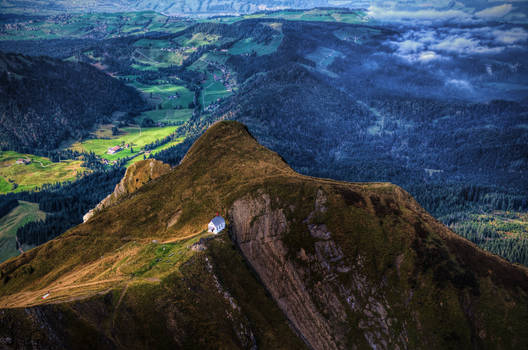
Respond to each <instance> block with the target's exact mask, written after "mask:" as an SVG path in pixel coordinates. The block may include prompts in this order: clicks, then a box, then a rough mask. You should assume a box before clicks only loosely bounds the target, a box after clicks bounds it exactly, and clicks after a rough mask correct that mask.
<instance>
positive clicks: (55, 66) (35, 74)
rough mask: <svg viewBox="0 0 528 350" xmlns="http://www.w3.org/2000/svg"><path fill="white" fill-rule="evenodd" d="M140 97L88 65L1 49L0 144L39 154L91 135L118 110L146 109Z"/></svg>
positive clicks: (3, 147)
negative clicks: (61, 143)
mask: <svg viewBox="0 0 528 350" xmlns="http://www.w3.org/2000/svg"><path fill="white" fill-rule="evenodd" d="M143 104H144V102H143V101H142V99H141V97H140V95H139V94H138V93H137V92H136V91H135V90H134V89H132V88H130V87H127V86H125V85H124V84H123V83H121V82H120V81H118V80H116V79H113V78H112V77H110V76H108V75H107V74H106V73H104V72H101V71H100V70H98V69H96V68H94V67H92V66H90V65H87V64H82V63H74V62H64V61H59V60H55V59H52V58H49V57H29V56H22V55H17V54H5V53H0V147H1V149H2V150H8V149H9V150H14V151H19V152H30V153H39V151H40V152H42V151H45V150H51V149H55V148H56V147H58V146H59V144H60V142H61V141H63V140H66V139H68V138H74V139H78V138H81V137H83V136H85V135H87V134H88V130H89V129H90V128H91V127H92V126H93V124H94V123H96V122H102V121H104V120H109V119H110V118H111V116H112V113H114V112H116V111H122V112H127V113H128V112H131V111H137V110H139V109H141V108H142V107H143Z"/></svg>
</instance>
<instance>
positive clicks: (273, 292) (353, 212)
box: [0, 121, 528, 349]
mask: <svg viewBox="0 0 528 350" xmlns="http://www.w3.org/2000/svg"><path fill="white" fill-rule="evenodd" d="M215 212H219V213H220V214H222V215H224V216H225V217H226V218H227V221H228V227H229V229H228V230H229V235H225V234H222V235H219V236H210V235H207V234H206V233H205V232H204V231H205V227H206V224H207V222H208V220H209V219H210V218H211V217H212V216H214V213H215ZM169 222H171V223H172V225H170V226H169V225H168V223H169ZM171 254H172V255H171ZM228 266H229V267H228ZM248 266H249V270H251V271H253V272H248V271H249V270H247V269H248ZM0 271H1V276H0V277H1V282H0V305H1V307H2V308H3V313H2V314H1V315H0V324H2V326H3V327H0V328H1V329H5V330H6V331H3V332H4V333H2V332H0V337H4V338H3V339H5V337H8V338H10V339H11V342H12V343H11V346H12V347H16V346H17V345H20V344H24V341H29V339H31V340H34V341H37V340H38V339H40V341H41V345H42V346H43V347H46V346H48V345H46V344H48V343H46V342H47V341H50V343H49V344H52V342H51V340H50V339H51V338H49V337H50V336H51V335H50V334H55V335H56V336H57V339H59V340H60V341H59V342H58V343H59V344H62V346H57V348H61V347H66V348H67V347H68V344H69V343H68V342H71V341H72V339H76V340H78V339H83V340H85V341H86V344H85V346H87V347H89V345H90V344H91V345H92V346H95V343H94V342H99V343H97V345H99V346H100V347H104V348H123V347H126V346H131V345H130V342H131V341H135V342H136V343H132V344H135V345H133V346H131V347H132V348H140V347H141V346H147V345H148V346H159V347H162V348H164V347H170V346H174V345H177V346H178V345H179V346H180V347H182V346H183V345H184V344H187V345H191V344H192V345H193V346H202V347H204V348H214V347H215V345H216V347H217V346H218V345H219V344H224V346H225V347H226V348H244V347H251V346H252V344H258V345H260V346H259V347H264V348H266V347H267V348H273V346H272V345H271V344H275V345H276V344H277V339H281V340H282V339H283V338H282V336H284V335H285V334H287V333H288V332H291V331H289V330H288V329H290V328H289V327H288V326H287V324H288V323H289V324H291V325H292V328H293V329H294V330H295V332H296V334H297V335H298V336H299V339H302V340H303V341H304V343H305V344H306V345H307V346H308V347H310V348H314V349H323V348H325V345H328V346H329V347H330V348H334V349H344V348H364V347H378V348H394V347H395V346H398V347H400V348H425V347H431V348H445V347H449V346H459V348H469V347H486V346H489V347H492V348H497V347H498V348H514V347H519V346H522V345H523V344H527V343H528V339H526V337H525V336H524V335H523V332H522V329H524V327H525V326H526V319H527V317H526V308H525V307H522V306H523V305H527V303H528V302H527V300H528V297H527V295H528V270H527V269H526V268H523V267H521V266H518V265H513V264H510V263H508V262H506V261H504V260H503V259H501V258H499V257H496V256H493V255H492V254H490V253H486V252H484V251H482V250H480V249H478V248H477V247H476V246H475V245H474V244H472V243H470V242H469V241H467V240H465V239H463V238H461V237H459V236H457V235H456V234H454V233H453V232H451V231H450V230H449V229H447V228H446V227H445V226H443V225H441V224H440V223H439V222H438V221H436V220H435V219H434V218H432V217H431V216H430V215H429V214H428V213H427V212H425V210H424V209H422V208H421V207H420V206H419V205H418V204H417V203H416V202H415V201H414V200H413V199H412V197H411V196H410V195H409V194H408V193H407V192H405V191H404V190H402V189H401V188H399V187H398V186H395V185H392V184H388V183H363V184H360V183H345V182H340V181H334V180H330V179H317V178H312V177H308V176H303V175H300V174H297V173H295V172H294V171H293V170H292V169H291V168H289V166H288V165H287V164H286V163H285V162H284V161H283V160H282V158H281V157H280V156H279V155H278V154H276V153H274V152H272V151H270V150H268V149H266V148H265V147H263V146H261V145H259V144H258V143H257V142H256V141H255V139H254V138H253V137H252V136H251V135H250V134H249V132H248V131H247V129H246V128H245V127H244V126H243V125H242V124H240V123H237V122H226V121H223V122H218V123H216V124H214V125H213V126H212V127H210V128H209V129H208V131H207V132H206V133H205V134H204V135H203V136H202V137H200V138H199V139H198V140H197V141H196V142H195V144H194V145H193V146H192V147H191V149H190V150H189V151H188V153H187V155H186V156H185V158H184V159H183V160H182V162H181V163H180V165H179V166H177V167H176V168H174V169H173V170H171V171H170V172H169V173H167V174H165V175H162V176H160V177H158V178H157V179H154V180H152V181H150V182H148V183H146V184H145V185H143V186H142V187H140V188H139V189H137V191H136V192H134V193H133V194H131V195H130V196H127V197H126V198H124V199H123V200H122V201H118V203H116V204H115V205H113V206H111V207H108V208H105V209H103V210H101V211H100V212H98V213H97V214H96V215H94V217H93V218H91V219H90V220H88V221H87V222H86V223H84V224H81V225H79V226H77V227H75V228H73V229H71V230H69V231H68V232H66V233H65V234H63V235H61V236H59V237H58V238H56V239H54V240H52V241H50V242H48V243H46V244H44V245H42V246H40V247H37V248H35V249H33V250H30V251H29V252H26V253H24V254H23V255H22V256H19V257H18V258H15V259H11V260H9V261H7V262H5V263H3V264H1V265H0ZM233 271H242V272H243V273H242V272H241V274H240V276H244V277H240V279H239V280H237V278H239V276H238V275H236V274H235V275H233ZM244 271H245V272H244ZM248 276H253V277H248ZM255 278H257V280H258V282H257V281H256V280H255ZM198 281H200V282H198ZM202 282H203V283H204V285H203V286H200V285H197V284H196V283H202ZM244 283H248V284H250V285H252V286H255V287H254V289H253V290H252V292H251V293H252V294H251V295H253V293H254V295H257V296H259V298H260V299H259V300H263V301H265V302H266V303H268V305H270V306H269V309H270V311H269V312H270V314H264V313H265V312H264V311H257V310H259V307H258V304H256V303H254V302H252V301H251V298H249V300H248V299H245V298H247V297H248V296H245V297H244V296H243V295H244V292H243V290H244V288H242V287H241V285H243V284H244ZM205 286H209V287H207V288H206V287H205ZM187 288H189V289H187ZM47 292H49V296H48V297H47V298H46V299H42V296H43V295H45V293H47ZM248 293H249V292H248ZM266 293H269V294H268V296H267V297H264V295H266ZM165 299H166V300H171V302H169V304H167V302H166V301H163V300H165ZM191 300H198V301H197V305H199V307H198V306H197V308H194V307H191V305H193V304H192V303H190V301H191ZM171 303H173V304H171ZM209 303H211V305H209ZM168 305H172V306H168ZM207 305H209V306H207ZM233 305H236V306H233ZM176 306H177V307H176ZM208 307H209V308H211V310H213V311H211V315H210V317H209V318H207V319H206V320H204V319H203V314H202V313H203V312H204V310H207V309H208ZM186 308H191V310H190V311H189V315H190V316H189V318H187V317H185V316H184V315H183V314H182V311H178V310H184V309H186ZM22 310H29V311H27V312H23V311H22ZM153 310H154V311H153ZM156 310H157V311H156ZM278 310H280V312H279V311H278ZM156 312H158V314H156ZM153 313H154V314H156V315H157V316H156V317H158V318H159V319H156V320H154V321H152V317H155V316H154V314H153ZM226 313H227V315H230V316H228V317H226V316H225V315H226ZM271 314H273V315H274V316H270V315H271ZM35 315H44V316H42V317H37V316H35ZM60 315H62V316H60ZM280 315H282V316H280ZM191 316H192V317H191ZM61 317H62V318H61ZM270 317H271V318H270ZM274 317H278V319H280V320H281V321H280V322H277V323H276V324H274V325H273V326H271V324H270V323H269V320H270V319H273V318H274ZM264 320H268V321H264ZM286 320H287V321H286ZM150 321H152V324H149V325H148V327H156V332H155V334H159V335H160V336H162V337H163V338H162V339H152V337H149V336H148V332H147V333H145V332H140V333H141V335H137V334H136V335H134V336H132V338H131V339H128V340H127V339H126V335H128V336H130V333H128V332H126V331H125V330H126V329H127V328H130V329H137V326H134V324H140V325H143V324H147V323H148V322H150ZM239 321H240V323H239ZM17 322H18V324H21V323H24V324H27V325H28V329H38V328H39V327H44V329H48V330H51V331H46V332H44V333H42V332H43V331H41V333H38V334H40V335H38V334H37V335H35V336H33V335H29V334H24V331H22V330H19V329H18V330H15V328H14V326H13V325H16V324H17ZM131 322H133V323H131ZM203 322H205V323H203ZM207 322H210V324H214V325H215V326H214V327H208V328H207V332H208V335H207V337H206V338H207V342H206V343H201V341H202V340H200V339H196V338H195V336H196V334H198V333H196V332H198V330H199V329H202V328H201V327H203V326H204V325H206V324H207ZM70 323H71V324H70ZM239 325H240V326H239ZM268 327H271V328H268ZM60 329H62V330H61V331H60V332H59V331H58V330H60ZM148 329H149V330H151V331H152V328H148ZM61 332H62V333H61ZM226 332H227V333H226ZM46 334H47V335H46ZM226 334H231V335H230V336H226ZM279 334H280V335H281V336H279ZM38 336H41V337H42V338H38ZM94 336H95V338H93V337H94ZM24 337H26V338H24ZM46 337H48V338H46ZM92 338H93V339H92ZM24 339H26V340H24ZM46 339H47V340H46ZM295 339H297V340H298V338H295ZM165 341H166V342H165ZM291 341H292V342H294V343H295V340H291ZM163 342H165V343H163ZM222 342H225V343H222ZM274 342H275V343H274ZM279 343H280V342H279ZM263 344H267V346H263ZM295 344H296V345H292V344H282V345H280V346H278V347H279V348H281V347H282V348H288V346H290V348H296V347H299V346H300V347H302V346H301V345H300V344H299V343H295ZM44 345H46V346H44ZM499 345H500V346H499ZM49 348H53V347H52V346H49Z"/></svg>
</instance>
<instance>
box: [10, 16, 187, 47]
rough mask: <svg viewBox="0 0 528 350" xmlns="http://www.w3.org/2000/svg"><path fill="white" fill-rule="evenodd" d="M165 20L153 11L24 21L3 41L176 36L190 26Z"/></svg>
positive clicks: (164, 17) (165, 18)
mask: <svg viewBox="0 0 528 350" xmlns="http://www.w3.org/2000/svg"><path fill="white" fill-rule="evenodd" d="M166 20H167V17H166V16H165V15H161V14H159V13H156V12H153V11H142V12H129V13H123V12H122V13H90V14H74V15H72V16H71V17H70V18H69V19H68V20H63V19H61V18H58V17H49V18H44V19H42V20H40V21H39V20H36V21H35V20H34V22H33V23H29V22H23V25H22V26H21V27H20V28H18V29H12V30H7V31H6V33H5V35H3V36H2V40H38V39H61V38H86V37H90V36H91V35H93V34H95V33H97V34H99V35H102V36H103V37H104V38H115V37H118V36H122V35H124V34H144V33H148V32H152V31H164V32H170V33H176V32H178V31H180V30H182V29H184V28H185V27H186V26H187V25H188V24H187V23H186V22H183V21H182V22H173V23H171V24H170V26H168V27H164V24H165V22H166Z"/></svg>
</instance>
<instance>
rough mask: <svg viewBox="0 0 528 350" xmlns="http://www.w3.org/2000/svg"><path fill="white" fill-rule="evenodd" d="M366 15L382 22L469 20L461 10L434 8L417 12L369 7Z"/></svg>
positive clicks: (467, 15) (468, 16)
mask: <svg viewBox="0 0 528 350" xmlns="http://www.w3.org/2000/svg"><path fill="white" fill-rule="evenodd" d="M368 15H369V17H371V18H374V19H377V20H383V21H396V22H398V21H404V20H408V19H411V20H422V21H423V20H426V21H447V20H453V19H458V20H461V19H464V20H468V19H470V17H471V16H470V14H468V13H466V12H464V11H461V10H452V9H449V10H437V9H434V8H427V9H418V10H400V9H397V8H387V7H379V6H375V5H371V6H370V7H369V8H368Z"/></svg>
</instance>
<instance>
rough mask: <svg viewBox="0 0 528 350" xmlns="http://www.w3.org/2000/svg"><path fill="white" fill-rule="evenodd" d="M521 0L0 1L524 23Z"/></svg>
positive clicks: (59, 8) (15, 5) (43, 8)
mask: <svg viewBox="0 0 528 350" xmlns="http://www.w3.org/2000/svg"><path fill="white" fill-rule="evenodd" d="M527 3H528V2H527V1H518V0H517V1H500V0H499V1H493V2H490V1H488V0H464V1H454V0H435V1H433V2H427V3H426V2H423V1H415V0H409V1H390V2H388V1H382V0H235V1H228V0H208V1H205V0H178V1H173V0H97V1H96V0H90V1H76V2H73V1H67V0H36V1H23V0H2V1H0V6H1V8H2V12H4V13H24V14H43V13H47V14H52V13H60V12H90V11H95V12H120V11H144V10H154V11H157V12H160V13H165V14H170V15H178V14H180V15H200V14H203V15H214V14H237V13H251V12H257V11H265V10H278V9H285V8H294V9H306V8H314V7H347V8H364V9H369V12H370V14H371V16H372V17H374V18H378V19H382V20H387V19H388V20H394V19H401V18H408V17H412V18H418V19H427V20H431V19H445V18H469V17H471V18H482V19H496V18H501V19H507V20H515V21H525V20H526V18H527V17H526V12H527V9H528V5H527Z"/></svg>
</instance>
